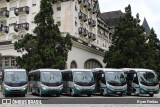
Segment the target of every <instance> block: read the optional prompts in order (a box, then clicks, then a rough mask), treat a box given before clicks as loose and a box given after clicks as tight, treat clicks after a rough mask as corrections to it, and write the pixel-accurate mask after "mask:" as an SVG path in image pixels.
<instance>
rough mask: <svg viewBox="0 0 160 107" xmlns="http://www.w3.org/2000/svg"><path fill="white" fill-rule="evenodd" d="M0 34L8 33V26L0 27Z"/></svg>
mask: <svg viewBox="0 0 160 107" xmlns="http://www.w3.org/2000/svg"><path fill="white" fill-rule="evenodd" d="M0 32H6V33H8V32H9V27H8V26H1V27H0Z"/></svg>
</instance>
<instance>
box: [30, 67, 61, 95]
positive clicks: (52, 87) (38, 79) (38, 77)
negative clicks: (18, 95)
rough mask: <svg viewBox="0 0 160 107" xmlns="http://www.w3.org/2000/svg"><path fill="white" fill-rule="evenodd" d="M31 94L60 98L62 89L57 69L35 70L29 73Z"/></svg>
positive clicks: (59, 73)
mask: <svg viewBox="0 0 160 107" xmlns="http://www.w3.org/2000/svg"><path fill="white" fill-rule="evenodd" d="M29 87H30V89H31V92H32V94H39V95H40V96H44V95H56V96H60V94H61V93H62V89H63V83H62V74H61V72H60V70H58V69H37V70H33V71H30V72H29Z"/></svg>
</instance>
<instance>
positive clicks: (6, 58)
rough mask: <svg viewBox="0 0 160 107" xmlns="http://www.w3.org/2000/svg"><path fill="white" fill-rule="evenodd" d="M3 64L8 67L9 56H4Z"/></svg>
mask: <svg viewBox="0 0 160 107" xmlns="http://www.w3.org/2000/svg"><path fill="white" fill-rule="evenodd" d="M4 66H5V67H8V66H9V57H5V58H4Z"/></svg>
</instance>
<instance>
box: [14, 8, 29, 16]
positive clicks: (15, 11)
mask: <svg viewBox="0 0 160 107" xmlns="http://www.w3.org/2000/svg"><path fill="white" fill-rule="evenodd" d="M29 10H30V8H29V7H28V6H24V7H19V8H15V9H14V13H15V15H16V16H17V15H19V13H26V14H29Z"/></svg>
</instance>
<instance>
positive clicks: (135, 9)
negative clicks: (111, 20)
mask: <svg viewBox="0 0 160 107" xmlns="http://www.w3.org/2000/svg"><path fill="white" fill-rule="evenodd" d="M129 4H130V5H131V9H132V15H133V16H134V17H135V16H136V14H137V13H139V16H140V20H141V23H142V22H143V20H144V17H145V18H146V20H147V22H148V24H149V27H150V28H152V27H153V29H154V30H155V33H156V34H157V37H158V38H159V39H160V0H99V5H100V11H101V13H102V12H109V11H116V10H121V11H122V12H125V7H127V6H128V5H129Z"/></svg>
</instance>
